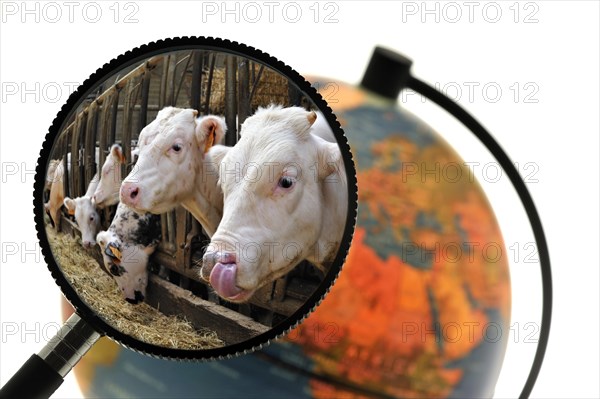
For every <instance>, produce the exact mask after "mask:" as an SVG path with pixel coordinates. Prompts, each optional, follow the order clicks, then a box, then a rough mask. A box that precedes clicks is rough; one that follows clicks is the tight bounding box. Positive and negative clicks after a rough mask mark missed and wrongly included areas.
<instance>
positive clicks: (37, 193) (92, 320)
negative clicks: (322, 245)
mask: <svg viewBox="0 0 600 399" xmlns="http://www.w3.org/2000/svg"><path fill="white" fill-rule="evenodd" d="M194 49H202V50H212V51H218V52H223V53H229V54H232V55H237V56H242V57H245V58H248V59H251V60H254V61H256V62H259V63H261V64H263V65H265V66H267V67H269V68H271V69H272V70H274V71H276V72H278V73H280V74H282V75H283V76H285V77H286V78H287V79H288V81H291V82H293V83H294V84H295V85H296V86H297V87H298V89H299V90H301V91H302V92H303V94H304V95H306V96H307V97H309V98H310V99H311V100H312V101H313V103H314V104H315V105H316V106H317V108H318V109H319V110H320V111H321V112H322V113H323V115H324V116H325V118H326V119H327V122H328V124H329V126H330V127H331V128H332V130H333V132H334V135H335V138H336V140H337V144H338V146H339V148H340V151H341V153H342V157H343V160H344V167H345V170H346V176H347V184H348V212H347V216H346V226H345V228H344V234H343V238H342V242H341V244H340V248H339V250H338V253H337V255H336V257H335V259H334V262H333V264H332V266H331V268H330V269H329V271H328V272H327V273H326V274H325V277H324V279H323V281H322V282H321V284H320V285H319V286H318V288H317V289H316V290H315V291H314V292H313V293H312V295H311V296H310V298H309V299H308V300H306V301H305V302H304V304H303V305H302V306H301V307H300V308H299V309H298V310H297V311H296V312H295V313H294V314H293V315H291V316H289V317H288V318H286V319H285V320H284V321H283V322H281V323H279V324H277V325H276V326H274V327H272V328H271V329H270V330H268V331H267V332H265V333H263V334H260V335H257V336H255V337H253V338H251V339H248V340H246V341H243V342H240V343H236V344H231V345H226V346H224V347H222V348H215V349H202V350H186V349H174V348H167V347H162V346H158V345H154V344H149V343H146V342H143V341H141V340H138V339H136V338H132V337H130V336H129V335H126V334H124V333H122V332H120V331H119V330H117V329H116V328H114V327H113V326H111V325H110V324H109V323H107V322H106V321H105V320H103V319H102V318H101V317H100V316H98V315H97V314H96V313H95V311H94V310H93V309H91V308H90V307H89V306H88V305H87V304H86V303H85V302H84V301H83V300H82V299H81V298H80V297H79V296H78V294H77V293H76V291H75V290H74V288H73V287H72V286H71V285H70V283H69V281H68V280H67V278H66V277H65V275H64V274H63V273H62V271H61V269H60V267H59V266H58V264H57V262H56V260H55V259H54V256H53V254H52V251H51V249H50V244H49V242H48V238H47V236H46V231H45V227H46V226H45V223H44V213H45V212H44V208H43V190H44V184H45V178H46V171H47V163H48V161H49V157H50V153H51V150H52V147H53V144H54V142H55V140H56V139H57V138H58V135H59V133H60V132H61V128H62V127H63V125H64V123H66V122H67V118H68V117H69V116H70V115H71V112H72V111H74V110H75V109H76V108H77V107H78V106H79V105H80V104H81V103H82V102H83V101H84V100H85V98H86V96H87V94H89V93H90V92H91V91H92V89H93V88H97V85H98V84H99V83H100V82H102V81H103V80H104V79H106V78H107V77H109V76H111V75H112V74H114V73H115V72H117V71H118V70H122V69H124V68H127V67H128V66H130V65H133V64H135V63H137V62H140V61H143V60H145V59H148V58H150V57H152V56H153V55H158V54H162V53H167V52H175V51H180V50H194ZM33 207H34V221H35V227H36V230H37V236H38V239H39V240H40V247H41V251H42V254H43V256H44V259H45V260H46V263H47V265H48V269H49V270H50V272H51V274H52V277H53V278H54V280H55V281H56V283H57V284H58V286H59V287H60V288H61V290H62V292H63V294H64V295H65V297H66V298H67V300H69V302H70V303H71V304H72V305H73V307H74V308H75V310H76V312H77V313H78V314H79V316H80V317H81V318H82V319H83V320H85V321H86V322H87V323H89V324H90V325H91V326H92V327H93V328H94V329H95V330H96V331H98V332H99V333H101V334H103V335H106V336H108V337H110V338H112V339H113V340H115V341H116V342H118V343H120V344H121V345H123V346H125V347H127V348H130V349H132V350H134V351H137V352H141V353H145V354H148V355H151V356H154V357H158V358H169V359H178V360H209V359H220V358H229V357H232V356H235V355H240V354H244V353H249V352H251V351H254V350H257V349H260V348H261V347H262V346H264V345H265V344H268V343H269V341H270V340H272V339H275V338H278V337H280V336H282V335H283V334H285V333H286V332H288V331H289V330H290V329H291V328H293V327H295V326H296V325H298V324H299V323H300V322H301V321H302V320H303V319H304V318H306V317H307V316H308V314H310V313H311V312H312V311H313V310H314V309H315V307H316V306H317V305H318V304H319V303H320V302H321V300H322V299H323V297H324V296H325V294H327V293H328V292H329V290H330V289H331V286H332V284H333V283H334V281H335V280H336V278H337V276H338V274H339V272H340V270H341V267H342V265H343V263H344V261H345V258H346V256H347V254H348V250H349V249H350V243H351V241H352V237H353V234H354V227H355V223H356V216H357V207H358V187H357V180H356V169H355V166H354V162H353V157H352V153H351V151H350V146H349V144H348V140H347V138H346V136H345V135H344V132H343V130H342V128H341V126H340V123H339V122H338V121H337V118H336V117H335V115H334V114H333V111H332V110H331V108H330V107H329V106H328V105H327V103H326V102H325V100H324V99H323V97H322V96H321V95H320V94H319V93H318V92H317V91H316V89H315V88H314V87H312V86H311V85H310V83H309V82H308V81H306V80H305V79H304V77H302V76H301V75H300V74H299V73H298V72H296V71H295V70H293V69H292V68H291V67H289V66H288V65H286V64H285V63H283V62H281V61H279V60H278V59H276V58H275V57H272V56H270V55H269V54H267V53H264V52H262V51H260V50H258V49H256V48H253V47H250V46H247V45H244V44H241V43H238V42H235V41H230V40H227V39H221V38H215V37H205V36H191V37H176V38H169V39H165V40H158V41H155V42H151V43H148V44H145V45H142V46H140V47H137V48H135V49H133V50H131V51H128V52H126V53H124V54H121V55H120V56H118V57H117V58H115V59H113V60H112V61H110V62H109V63H107V64H105V65H104V66H103V67H102V68H99V69H98V70H97V71H96V72H95V73H93V74H92V75H90V77H89V78H88V79H86V80H85V81H84V82H83V84H82V85H81V86H79V88H78V89H77V90H76V91H75V92H73V93H72V94H71V95H70V96H69V99H68V100H67V102H66V103H65V104H64V105H63V106H62V108H61V110H60V112H59V113H58V114H57V116H56V118H55V119H54V121H53V122H52V125H51V126H50V129H49V131H48V133H47V135H46V137H45V140H44V144H43V146H42V149H41V151H40V156H39V158H38V164H37V166H36V173H35V182H34V191H33Z"/></svg>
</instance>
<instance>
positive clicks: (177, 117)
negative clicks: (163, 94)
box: [139, 107, 195, 145]
mask: <svg viewBox="0 0 600 399" xmlns="http://www.w3.org/2000/svg"><path fill="white" fill-rule="evenodd" d="M194 119H195V113H194V110H192V109H183V108H174V107H167V108H163V109H162V110H160V111H159V112H158V115H157V116H156V119H154V120H153V121H152V122H150V123H149V124H148V125H146V127H144V128H143V129H142V131H141V132H140V136H139V142H140V144H141V145H146V144H148V143H151V142H153V141H154V140H155V139H156V138H157V137H160V136H162V135H168V134H170V132H171V131H172V130H173V126H176V125H185V124H190V123H193V122H194Z"/></svg>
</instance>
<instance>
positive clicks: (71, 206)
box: [63, 197, 77, 215]
mask: <svg viewBox="0 0 600 399" xmlns="http://www.w3.org/2000/svg"><path fill="white" fill-rule="evenodd" d="M63 204H64V206H65V208H67V211H68V212H69V215H74V214H75V208H76V207H77V203H76V202H75V200H73V199H71V198H69V197H66V198H65V199H64V200H63Z"/></svg>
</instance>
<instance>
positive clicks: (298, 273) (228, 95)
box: [52, 50, 323, 326]
mask: <svg viewBox="0 0 600 399" xmlns="http://www.w3.org/2000/svg"><path fill="white" fill-rule="evenodd" d="M272 103H277V104H281V105H283V106H289V105H298V104H304V105H306V104H308V100H307V99H306V98H304V97H302V95H301V94H300V93H299V92H298V90H297V89H296V88H295V86H294V85H293V84H291V83H289V82H288V80H287V79H286V78H285V77H283V76H281V75H279V74H278V73H277V72H275V71H272V70H270V69H268V68H265V67H264V66H263V65H261V64H259V63H257V62H254V61H251V60H248V59H245V58H241V57H237V56H235V55H228V54H223V53H215V52H210V51H204V50H194V51H181V52H174V53H169V54H165V55H158V56H155V57H152V58H150V59H147V60H145V61H144V62H142V63H140V64H137V65H132V66H131V67H130V68H129V70H127V71H125V75H116V76H111V77H109V78H108V79H106V80H105V81H104V82H102V84H101V85H100V89H99V90H98V91H96V92H94V93H90V94H89V96H88V98H87V99H86V101H84V103H83V104H81V105H80V106H79V107H78V108H77V110H76V112H75V113H74V115H73V116H72V118H71V120H69V121H68V123H67V125H66V126H65V127H64V128H63V129H62V133H61V135H60V138H59V139H58V140H57V141H56V144H55V148H54V149H53V154H52V159H60V160H61V162H62V163H63V169H64V174H63V179H62V184H63V188H64V195H65V196H68V197H71V198H76V197H80V196H82V195H83V194H84V193H85V191H86V188H87V187H88V185H89V183H90V181H91V179H92V178H93V176H94V174H96V173H97V172H99V169H101V168H100V166H101V165H104V163H105V161H106V159H107V156H109V148H110V147H111V146H112V145H113V144H115V143H118V144H120V146H121V149H122V155H123V158H124V159H123V161H124V162H122V164H120V166H119V167H120V168H121V171H120V172H121V176H126V175H127V174H128V173H129V172H131V170H132V168H133V167H134V159H133V155H132V149H133V148H135V147H136V146H137V145H138V139H139V134H140V132H141V131H142V129H143V128H144V127H145V126H146V125H147V124H148V123H149V122H150V121H152V120H154V118H156V116H157V114H158V112H159V111H160V110H161V109H163V108H164V107H167V106H176V107H182V108H192V109H195V110H197V111H198V114H199V115H208V114H218V115H223V116H224V118H225V121H226V123H227V127H228V130H227V134H226V138H225V143H226V144H227V145H230V146H231V145H234V144H235V143H236V142H237V140H238V131H239V126H240V125H241V123H243V121H244V120H245V118H246V117H248V116H249V115H251V114H252V113H254V111H255V110H256V109H257V108H258V107H259V106H267V105H269V104H272ZM96 153H98V155H96ZM114 211H115V206H112V207H107V208H106V209H104V210H101V214H102V216H103V220H102V227H103V229H107V228H108V225H109V224H110V222H111V219H112V217H111V216H112V214H114ZM61 226H62V227H63V228H65V229H66V230H72V231H78V228H77V226H76V225H75V224H74V223H73V221H72V220H71V219H69V217H68V216H67V215H63V218H62V223H61ZM59 227H60V226H59ZM161 233H162V234H161V236H162V239H161V242H160V244H159V246H158V248H157V250H156V252H154V254H153V255H152V258H151V265H152V266H151V271H152V272H153V273H154V274H155V276H153V277H152V276H151V278H150V288H149V293H148V297H147V301H148V303H150V304H152V305H155V306H157V305H158V302H159V301H160V300H162V301H163V303H164V302H165V296H163V294H162V292H163V290H164V288H162V287H164V284H175V285H177V286H179V287H180V288H183V289H184V290H187V291H191V292H192V293H193V294H194V295H196V296H198V297H201V298H203V299H207V300H209V301H212V302H214V303H216V304H220V305H222V306H225V307H228V308H230V309H233V310H235V311H237V312H239V313H242V314H244V315H246V316H250V317H252V318H253V319H254V320H256V321H258V322H260V323H262V324H265V325H268V326H271V325H274V324H277V323H278V322H279V321H281V320H283V319H285V318H286V317H288V316H290V315H291V314H293V313H294V312H295V311H296V310H297V309H298V307H299V306H300V305H301V304H303V303H304V302H305V301H306V299H307V298H308V297H309V296H310V295H311V293H312V292H313V291H314V289H315V287H316V286H317V285H318V284H319V283H320V281H321V279H322V278H323V275H322V273H321V272H319V271H318V270H316V269H315V268H314V267H313V266H312V265H310V264H309V263H308V262H303V263H302V264H301V265H299V266H298V267H296V268H295V269H294V270H293V271H292V272H290V273H289V274H288V275H287V276H285V277H283V278H280V279H278V280H276V281H275V282H274V283H272V284H270V285H268V286H265V287H263V288H262V289H260V290H259V291H258V292H256V293H255V295H254V296H253V298H252V300H251V301H250V303H247V304H231V303H227V302H222V300H221V299H219V297H218V296H217V295H216V294H215V293H214V291H213V289H212V288H211V286H210V285H208V284H207V283H206V282H205V281H203V280H202V279H201V278H200V276H199V273H198V265H201V262H202V255H203V251H204V249H205V247H206V245H207V244H208V242H209V239H208V237H207V235H206V234H205V232H204V231H203V229H202V227H201V225H200V223H199V222H198V221H197V220H196V219H195V218H194V217H192V215H191V214H190V213H189V212H187V211H186V210H185V209H183V208H182V207H177V208H176V209H174V210H173V211H169V212H166V213H164V214H162V215H161ZM96 252H97V253H96V254H95V257H96V258H97V259H98V260H99V261H102V259H101V256H100V254H99V251H98V250H97V249H96ZM159 274H160V276H161V277H159V276H158V275H159ZM156 279H162V280H160V281H159V280H156ZM164 280H166V281H164ZM153 281H156V282H158V283H153ZM187 291H186V292H187ZM165 309H169V306H167V305H165V306H162V305H161V311H163V310H165ZM166 311H167V312H168V310H166Z"/></svg>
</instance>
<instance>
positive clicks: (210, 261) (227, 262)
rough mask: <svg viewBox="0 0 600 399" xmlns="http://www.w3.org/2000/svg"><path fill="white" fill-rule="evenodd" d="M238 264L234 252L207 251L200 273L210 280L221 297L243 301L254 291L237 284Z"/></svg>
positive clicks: (232, 300)
mask: <svg viewBox="0 0 600 399" xmlns="http://www.w3.org/2000/svg"><path fill="white" fill-rule="evenodd" d="M237 273H238V264H237V262H236V255H235V253H233V252H226V251H214V252H206V253H205V254H204V256H203V257H202V269H201V271H200V275H201V276H202V278H203V279H205V280H208V281H209V282H210V285H211V286H212V287H213V288H214V290H215V291H216V292H217V294H219V296H220V297H222V298H224V299H226V300H228V301H231V302H243V301H245V300H246V299H248V298H249V297H250V296H252V292H250V291H247V290H244V289H243V288H240V287H238V286H237V284H236V280H237Z"/></svg>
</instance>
